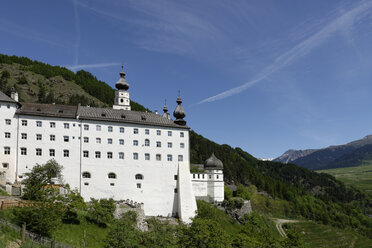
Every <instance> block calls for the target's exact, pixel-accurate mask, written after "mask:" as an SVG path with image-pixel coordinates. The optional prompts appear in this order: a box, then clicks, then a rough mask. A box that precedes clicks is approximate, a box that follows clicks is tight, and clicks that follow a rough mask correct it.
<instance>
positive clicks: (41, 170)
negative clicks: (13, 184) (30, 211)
mask: <svg viewBox="0 0 372 248" xmlns="http://www.w3.org/2000/svg"><path fill="white" fill-rule="evenodd" d="M62 169H63V167H62V165H60V164H58V163H57V161H55V160H54V159H51V160H49V161H48V162H47V163H46V164H44V165H39V164H36V166H34V167H33V168H32V170H31V171H30V172H27V173H25V175H26V179H24V180H23V181H22V184H23V185H24V186H25V189H24V194H23V198H24V199H26V200H35V201H42V200H45V198H47V197H48V194H49V193H51V191H52V189H51V188H47V187H46V186H47V185H48V184H51V183H52V178H58V179H59V180H60V181H61V180H62V174H61V173H62Z"/></svg>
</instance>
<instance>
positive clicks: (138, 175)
mask: <svg viewBox="0 0 372 248" xmlns="http://www.w3.org/2000/svg"><path fill="white" fill-rule="evenodd" d="M135 178H136V180H143V175H142V174H136V176H135Z"/></svg>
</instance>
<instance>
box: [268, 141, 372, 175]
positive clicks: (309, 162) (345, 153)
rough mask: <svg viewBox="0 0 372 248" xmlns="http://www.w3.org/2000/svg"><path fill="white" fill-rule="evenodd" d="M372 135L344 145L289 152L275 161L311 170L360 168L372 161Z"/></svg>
mask: <svg viewBox="0 0 372 248" xmlns="http://www.w3.org/2000/svg"><path fill="white" fill-rule="evenodd" d="M370 145H372V135H367V136H366V137H364V138H363V139H359V140H355V141H352V142H350V143H347V144H344V145H336V146H329V147H327V148H322V149H308V150H288V151H286V152H285V153H284V154H283V155H281V156H280V157H278V158H276V159H275V160H274V161H278V162H283V163H294V164H297V165H300V166H302V167H305V168H308V169H311V170H320V169H330V168H340V167H349V166H358V165H361V164H362V163H363V161H365V160H372V157H370V153H371V152H372V150H371V149H372V146H370Z"/></svg>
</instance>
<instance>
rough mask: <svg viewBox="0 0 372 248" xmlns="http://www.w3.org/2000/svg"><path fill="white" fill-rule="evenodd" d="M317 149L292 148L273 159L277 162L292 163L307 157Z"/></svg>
mask: <svg viewBox="0 0 372 248" xmlns="http://www.w3.org/2000/svg"><path fill="white" fill-rule="evenodd" d="M315 151H317V149H307V150H294V149H290V150H288V151H286V152H285V153H283V155H281V156H280V157H277V158H276V159H274V160H273V161H275V162H282V163H285V164H288V163H291V162H292V161H294V160H296V159H299V158H302V157H305V156H307V155H309V154H311V153H313V152H315Z"/></svg>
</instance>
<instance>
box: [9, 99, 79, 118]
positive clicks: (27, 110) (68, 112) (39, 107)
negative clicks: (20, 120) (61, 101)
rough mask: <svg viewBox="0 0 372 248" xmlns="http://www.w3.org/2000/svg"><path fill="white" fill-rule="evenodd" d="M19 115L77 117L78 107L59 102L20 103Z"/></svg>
mask: <svg viewBox="0 0 372 248" xmlns="http://www.w3.org/2000/svg"><path fill="white" fill-rule="evenodd" d="M20 104H21V107H20V108H19V109H18V110H17V112H16V113H17V114H19V115H36V116H48V117H60V118H72V119H75V118H76V112H77V107H76V106H68V105H58V104H40V103H23V102H22V103H20Z"/></svg>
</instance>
